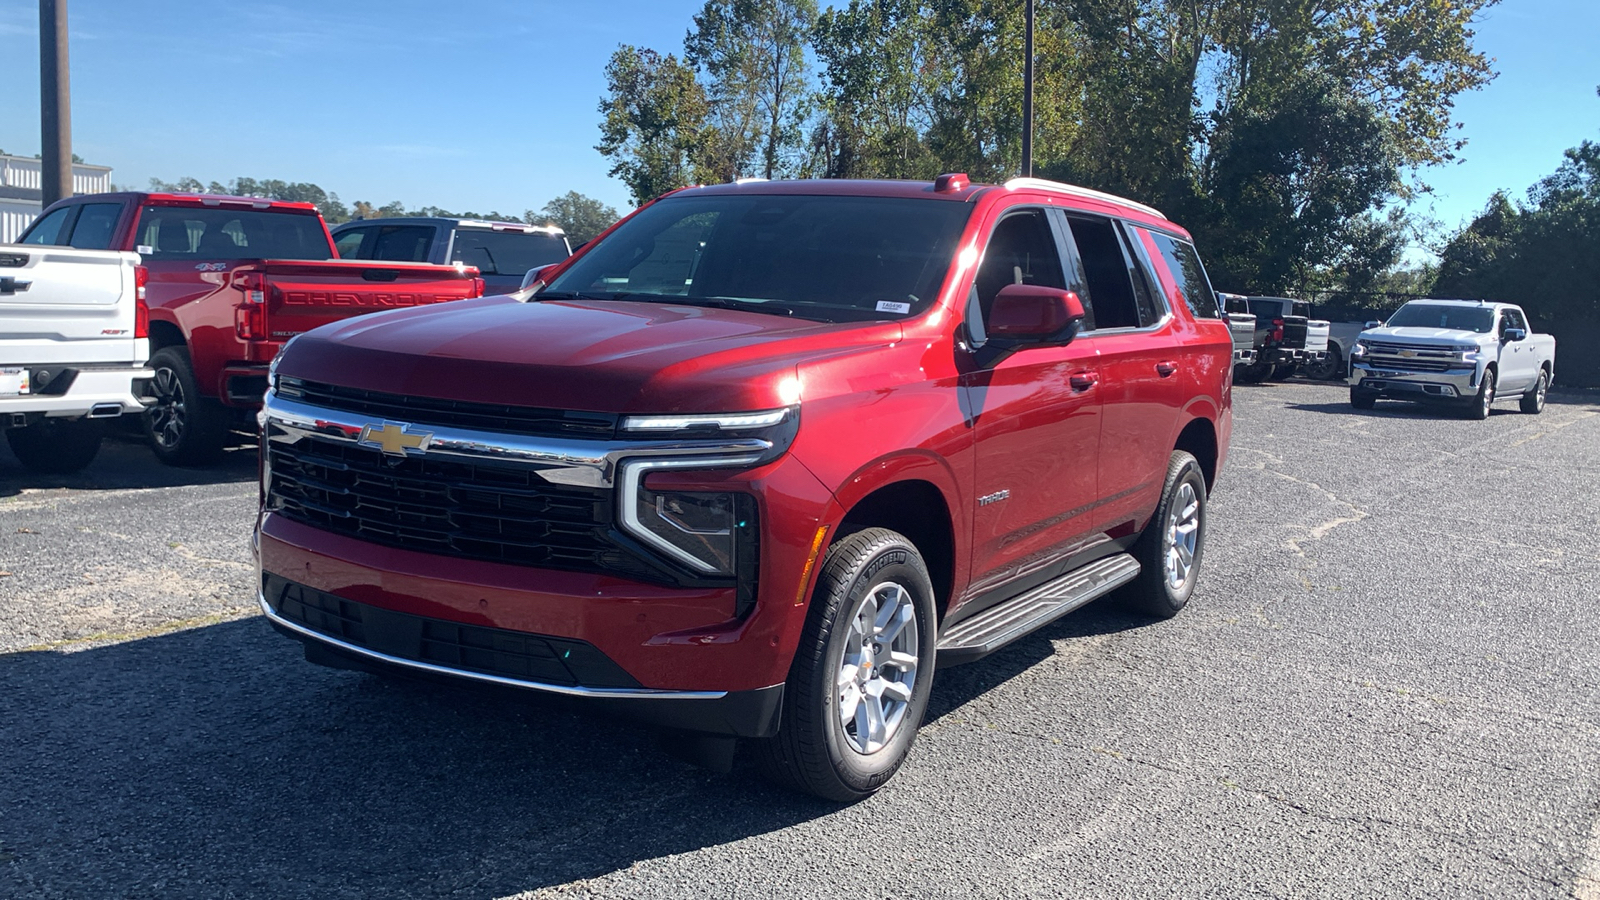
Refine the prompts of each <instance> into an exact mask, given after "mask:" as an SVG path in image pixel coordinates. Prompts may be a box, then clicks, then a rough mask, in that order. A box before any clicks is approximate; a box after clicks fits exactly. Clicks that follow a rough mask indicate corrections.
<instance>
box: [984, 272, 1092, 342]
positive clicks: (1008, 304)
mask: <svg viewBox="0 0 1600 900" xmlns="http://www.w3.org/2000/svg"><path fill="white" fill-rule="evenodd" d="M1083 316H1084V314H1083V301H1082V300H1079V299H1078V295H1077V294H1075V293H1073V292H1072V291H1063V290H1060V289H1059V288H1052V287H1042V286H1040V285H1034V284H1008V285H1006V286H1005V287H1003V288H1001V289H1000V293H999V294H998V295H996V296H995V298H994V308H993V309H991V310H990V311H989V321H988V323H987V327H988V331H989V336H990V337H991V338H997V337H999V338H1017V339H1019V340H1022V341H1028V340H1032V341H1035V342H1038V343H1051V344H1065V343H1067V342H1068V341H1071V340H1072V339H1073V338H1074V337H1077V333H1078V323H1079V322H1081V321H1083Z"/></svg>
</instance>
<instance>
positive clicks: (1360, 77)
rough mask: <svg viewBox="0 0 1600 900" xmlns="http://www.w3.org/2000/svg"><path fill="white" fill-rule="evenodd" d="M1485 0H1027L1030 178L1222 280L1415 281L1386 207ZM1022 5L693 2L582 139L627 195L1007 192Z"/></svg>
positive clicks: (1468, 77)
mask: <svg viewBox="0 0 1600 900" xmlns="http://www.w3.org/2000/svg"><path fill="white" fill-rule="evenodd" d="M1495 2H1497V0H1038V2H1037V7H1038V9H1037V25H1036V31H1035V35H1036V38H1035V73H1036V75H1035V78H1036V85H1035V100H1034V108H1035V110H1036V122H1035V131H1034V140H1033V147H1034V160H1033V169H1034V173H1035V174H1036V175H1039V176H1041V177H1045V178H1051V179H1057V180H1062V181H1069V182H1073V183H1077V184H1082V185H1085V186H1088V187H1094V188H1098V189H1101V190H1106V191H1111V192H1113V193H1116V194H1121V195H1123V196H1127V197H1130V198H1132V199H1135V200H1139V201H1141V202H1145V203H1149V204H1152V205H1154V206H1157V207H1159V208H1161V209H1162V210H1164V211H1165V212H1166V213H1167V214H1168V215H1169V216H1171V217H1172V218H1173V219H1174V220H1175V221H1178V222H1180V223H1183V224H1184V225H1185V226H1186V227H1188V228H1189V229H1190V230H1191V231H1192V232H1194V233H1195V236H1196V238H1197V239H1198V240H1199V241H1200V243H1201V246H1202V248H1203V249H1204V251H1205V253H1206V259H1207V263H1208V267H1209V269H1210V271H1211V274H1212V276H1213V280H1214V281H1215V282H1216V283H1217V285H1218V287H1221V288H1225V289H1228V290H1235V291H1240V292H1245V293H1292V292H1296V291H1299V292H1302V293H1305V292H1312V291H1320V292H1324V293H1327V292H1335V291H1347V292H1351V293H1355V292H1362V291H1369V292H1370V291H1373V290H1375V289H1377V287H1378V286H1380V285H1383V284H1385V283H1386V280H1387V281H1390V282H1392V281H1394V280H1395V279H1397V278H1398V279H1399V280H1400V281H1401V282H1402V283H1414V282H1416V281H1417V280H1419V279H1420V278H1425V277H1426V274H1427V273H1418V272H1415V271H1413V272H1410V273H1409V274H1408V273H1406V272H1405V271H1404V269H1403V267H1402V266H1401V257H1402V254H1403V252H1404V249H1405V247H1406V245H1407V244H1408V243H1409V241H1410V239H1411V237H1412V236H1413V234H1414V232H1415V227H1416V226H1415V224H1414V223H1413V222H1411V221H1410V220H1409V219H1408V218H1407V217H1406V215H1405V214H1404V213H1402V212H1400V211H1399V207H1400V204H1402V203H1403V202H1404V201H1406V200H1408V199H1410V198H1411V197H1413V196H1414V195H1415V194H1416V193H1417V192H1419V191H1425V190H1426V189H1427V186H1426V183H1425V182H1424V181H1423V179H1422V178H1421V176H1420V173H1422V172H1424V171H1425V170H1426V169H1427V168H1428V167H1430V166H1434V165H1439V164H1442V163H1446V162H1449V161H1451V160H1453V159H1455V158H1456V155H1457V153H1458V152H1459V151H1460V150H1461V147H1462V142H1461V140H1460V139H1459V138H1458V137H1457V135H1456V133H1455V132H1456V129H1457V128H1458V127H1459V125H1458V123H1457V122H1456V121H1455V120H1454V118H1453V106H1452V104H1453V101H1454V99H1455V98H1456V97H1457V96H1458V95H1460V94H1461V93H1463V92H1465V91H1471V90H1475V89H1477V88H1480V87H1482V86H1483V85H1484V84H1486V83H1487V82H1488V81H1489V80H1490V79H1491V78H1492V77H1493V75H1494V73H1493V71H1492V69H1491V66H1490V61H1489V59H1488V58H1487V57H1485V56H1484V54H1482V53H1481V52H1479V51H1478V50H1476V49H1475V47H1474V45H1473V38H1474V33H1473V23H1474V21H1475V19H1476V17H1477V16H1478V15H1479V13H1481V12H1482V11H1483V10H1484V9H1486V8H1488V7H1490V6H1492V5H1493V4H1494V3H1495ZM1023 16H1024V12H1023V2H1022V0H849V2H848V3H846V4H843V5H839V6H835V7H834V8H832V9H829V10H826V11H820V12H819V10H818V7H817V4H816V2H815V0H707V2H706V3H705V5H704V6H703V7H702V9H701V10H700V12H699V13H697V14H695V15H694V16H693V19H692V21H691V23H690V27H689V29H688V31H687V33H686V35H685V38H684V42H683V47H682V50H681V52H678V53H673V52H662V51H660V50H657V49H653V48H648V47H639V46H631V45H622V46H619V47H618V49H617V50H616V52H615V53H614V54H613V55H612V56H611V58H610V61H609V63H608V64H607V66H606V73H605V74H606V81H607V92H606V95H605V96H604V97H603V98H602V100H601V102H600V106H599V112H600V114H601V123H600V133H601V140H600V143H599V144H598V145H597V149H598V150H599V151H600V152H601V153H602V154H603V155H604V156H605V157H606V158H607V159H608V160H609V162H610V164H611V174H612V175H613V176H615V177H617V178H619V179H621V180H622V181H623V183H624V184H626V185H627V187H628V189H629V191H630V192H631V193H632V195H633V198H634V200H635V201H636V202H639V203H643V202H646V201H648V200H650V199H652V198H653V197H655V196H657V195H659V194H661V193H663V192H665V191H667V190H671V189H673V188H676V187H681V186H683V185H686V184H692V183H717V182H723V181H729V180H733V179H736V178H741V177H763V178H773V177H800V178H917V179H926V178H932V177H934V176H936V175H938V174H940V173H941V172H949V171H964V172H967V173H969V174H970V175H972V176H973V177H974V178H975V179H977V180H984V181H1005V180H1006V179H1008V178H1010V177H1012V176H1014V175H1016V174H1017V173H1018V172H1019V170H1020V168H1021V163H1022V160H1021V144H1022V93H1023V81H1022V78H1023V74H1022V73H1023V66H1022V52H1023Z"/></svg>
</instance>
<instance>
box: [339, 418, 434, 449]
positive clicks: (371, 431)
mask: <svg viewBox="0 0 1600 900" xmlns="http://www.w3.org/2000/svg"><path fill="white" fill-rule="evenodd" d="M410 427H411V426H410V425H407V424H405V423H404V422H385V423H383V424H382V425H363V426H361V437H359V438H357V439H356V443H357V444H360V445H361V446H363V447H377V448H379V449H380V450H382V451H383V452H384V453H385V454H387V455H389V456H407V455H409V454H407V453H406V451H407V450H416V451H419V452H420V451H422V450H426V449H428V442H429V441H430V440H432V439H433V432H431V431H407V430H406V429H408V428H410Z"/></svg>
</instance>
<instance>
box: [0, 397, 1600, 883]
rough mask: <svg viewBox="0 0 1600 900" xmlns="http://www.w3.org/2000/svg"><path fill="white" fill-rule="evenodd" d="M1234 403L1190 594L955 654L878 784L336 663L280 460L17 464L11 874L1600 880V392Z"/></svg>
mask: <svg viewBox="0 0 1600 900" xmlns="http://www.w3.org/2000/svg"><path fill="white" fill-rule="evenodd" d="M1235 410H1236V427H1235V432H1234V441H1233V449H1232V455H1231V458H1230V460H1229V464H1228V468H1227V470H1226V471H1225V472H1224V474H1223V478H1222V481H1221V483H1220V485H1219V488H1218V490H1217V492H1216V493H1215V495H1214V496H1213V505H1212V507H1211V515H1212V518H1211V532H1210V535H1209V539H1208V541H1209V542H1208V545H1207V555H1206V558H1205V571H1204V574H1203V576H1202V581H1201V583H1200V586H1199V589H1198V591H1197V593H1196V594H1195V597H1194V599H1193V601H1192V602H1191V604H1190V607H1189V609H1188V610H1187V611H1186V612H1185V613H1184V614H1183V615H1181V616H1180V617H1178V618H1177V619H1174V620H1172V621H1170V622H1159V623H1152V622H1149V621H1146V620H1143V619H1139V618H1134V617H1131V616H1128V615H1125V614H1123V613H1120V612H1119V611H1117V610H1116V609H1115V608H1113V607H1112V606H1110V605H1109V604H1095V605H1092V606H1090V607H1088V608H1086V609H1083V610H1080V611H1079V612H1077V613H1075V614H1073V615H1070V616H1068V617H1067V618H1065V619H1063V620H1061V621H1060V622H1058V623H1056V624H1055V625H1054V626H1052V627H1050V628H1048V629H1046V630H1045V631H1044V632H1043V633H1040V634H1037V635H1034V636H1033V637H1031V638H1029V639H1027V640H1024V641H1023V642H1021V643H1019V644H1016V645H1013V646H1012V647H1010V648H1008V649H1007V650H1005V651H1003V652H1001V653H999V654H997V655H995V656H992V657H990V658H988V659H986V660H984V661H982V662H979V663H975V664H973V665H970V666H966V667H962V668H955V669H950V670H948V671H944V672H941V673H940V674H939V676H938V681H937V683H936V686H935V689H934V699H933V708H932V710H931V711H930V721H929V722H928V723H927V724H926V725H925V726H924V727H923V729H922V731H921V733H920V735H919V737H918V740H917V744H916V747H915V749H914V750H913V752H912V756H911V759H910V761H909V763H908V764H907V767H906V768H905V769H904V770H902V772H901V774H900V775H899V776H898V777H897V778H896V780H895V781H894V782H893V783H892V784H891V785H890V786H889V788H888V789H886V790H885V791H884V792H883V793H882V794H880V795H879V796H877V797H874V798H872V799H870V800H868V801H866V802H863V803H860V804H857V805H855V806H851V807H847V808H842V809H841V808H835V807H831V806H828V805H824V804H820V803H817V802H814V801H811V800H808V799H806V798H802V797H798V796H794V795H790V794H787V793H784V792H782V791H779V790H776V789H774V788H770V787H768V786H766V785H764V784H762V783H760V782H758V781H755V780H753V779H752V778H751V777H750V776H751V774H752V773H750V772H749V771H747V770H746V769H745V767H744V766H742V765H741V766H740V767H739V770H738V771H736V772H735V773H734V774H733V775H731V776H729V775H718V774H713V773H709V772H705V771H701V770H698V769H694V768H690V767H688V766H685V765H683V764H681V763H679V762H677V761H676V760H674V759H672V758H671V757H669V756H667V755H666V754H664V753H663V752H661V750H659V749H658V748H657V746H656V745H655V743H654V739H653V736H652V735H651V733H650V732H648V731H647V730H644V729H642V728H637V727H634V726H630V725H624V724H618V723H614V722H610V721H606V720H603V719H596V718H591V717H589V716H586V715H584V714H582V713H581V712H578V711H575V710H574V709H572V708H571V707H569V706H565V705H562V704H559V703H555V702H551V701H544V700H539V699H530V698H526V697H523V696H521V695H515V696H502V695H489V694H483V693H475V692H468V691H461V690H454V689H449V688H437V687H429V686H420V685H409V684H404V683H393V682H390V681H387V680H383V679H379V678H375V677H371V676H366V675H361V674H355V673H348V672H337V671H332V670H327V669H322V668H317V667H314V666H311V665H309V664H307V663H305V662H303V661H302V659H301V654H300V650H299V646H298V645H297V644H295V643H293V642H291V641H288V640H286V639H284V638H281V637H279V636H278V635H277V634H275V633H273V632H272V631H271V629H269V628H268V627H267V625H266V623H265V622H264V621H263V620H262V619H261V618H260V617H259V616H258V615H257V614H256V613H255V611H254V610H255V602H254V594H253V587H252V579H253V571H252V568H251V566H250V563H249V551H248V545H247V538H248V529H249V525H250V522H251V519H252V516H253V512H254V503H255V498H256V486H255V476H256V461H255V454H254V452H253V451H252V450H250V449H248V448H243V449H241V450H239V451H237V452H235V453H233V454H232V455H231V457H230V459H229V461H228V462H227V463H226V464H225V465H224V466H222V467H221V468H219V469H216V470H211V471H206V472H190V471H181V470H174V469H166V468H163V467H161V466H159V465H158V464H157V463H156V462H155V461H154V459H153V458H152V457H151V455H150V454H149V452H148V451H147V450H145V449H144V448H142V447H141V446H139V445H137V444H134V443H132V442H117V443H114V444H112V445H110V446H108V448H107V450H106V451H105V452H104V453H103V454H102V456H101V458H100V459H99V460H97V461H96V463H95V464H94V465H93V466H91V467H90V469H89V470H88V471H87V472H85V473H84V474H83V475H81V476H74V477H69V478H65V479H55V480H53V481H52V480H45V479H41V478H37V477H34V476H31V475H27V474H25V473H24V472H23V471H22V470H21V469H20V468H19V467H18V466H17V464H16V462H15V460H14V459H12V458H11V457H10V456H9V455H8V454H7V453H6V452H5V451H4V450H0V573H4V574H0V896H4V897H72V898H79V897H162V898H172V897H207V898H216V897H317V898H327V897H467V898H480V897H483V898H488V897H504V896H533V897H542V896H560V897H689V896H695V897H700V896H705V897H756V896H759V897H770V896H792V897H824V896H826V897H835V896H837V897H918V898H937V897H950V898H957V897H962V898H964V897H975V896H985V897H1100V896H1137V897H1218V898H1237V897H1257V896H1260V897H1302V896H1314V897H1328V896H1339V897H1451V898H1455V897H1495V898H1514V897H1562V898H1579V900H1596V898H1600V650H1597V643H1600V602H1597V601H1600V588H1597V587H1596V585H1600V491H1597V489H1596V486H1595V485H1596V483H1597V481H1600V398H1596V397H1593V396H1586V395H1575V394H1568V395H1562V394H1552V395H1551V403H1550V405H1549V406H1548V408H1547V409H1546V410H1545V412H1544V414H1543V415H1541V416H1537V417H1534V416H1526V415H1521V414H1519V413H1517V412H1516V411H1515V406H1514V404H1502V405H1501V408H1499V409H1497V410H1496V411H1495V414H1494V415H1493V416H1491V417H1490V418H1489V420H1488V421H1485V422H1473V421H1465V420H1461V419H1457V418H1454V417H1451V416H1447V415H1444V414H1441V413H1439V412H1435V411H1430V410H1426V409H1419V408H1413V407H1406V406H1402V405H1398V404H1380V406H1379V408H1378V409H1377V410H1376V411H1374V412H1371V413H1359V412H1355V411H1353V410H1351V409H1350V408H1349V405H1348V403H1347V402H1346V398H1345V391H1344V389H1343V388H1342V387H1340V386H1337V385H1320V384H1309V383H1290V384H1268V385H1262V386H1242V387H1240V388H1239V389H1238V391H1237V394H1236V406H1235ZM0 446H3V445H0Z"/></svg>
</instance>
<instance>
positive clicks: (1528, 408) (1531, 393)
mask: <svg viewBox="0 0 1600 900" xmlns="http://www.w3.org/2000/svg"><path fill="white" fill-rule="evenodd" d="M1549 392H1550V375H1549V374H1548V373H1546V372H1545V370H1543V369H1540V370H1539V380H1538V381H1535V382H1534V383H1533V387H1531V388H1528V392H1527V393H1526V394H1523V395H1522V411H1523V412H1525V413H1528V414H1529V415H1534V416H1537V415H1538V414H1539V413H1541V412H1544V398H1545V395H1546V394H1548V393H1549Z"/></svg>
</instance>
